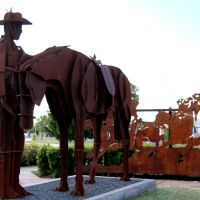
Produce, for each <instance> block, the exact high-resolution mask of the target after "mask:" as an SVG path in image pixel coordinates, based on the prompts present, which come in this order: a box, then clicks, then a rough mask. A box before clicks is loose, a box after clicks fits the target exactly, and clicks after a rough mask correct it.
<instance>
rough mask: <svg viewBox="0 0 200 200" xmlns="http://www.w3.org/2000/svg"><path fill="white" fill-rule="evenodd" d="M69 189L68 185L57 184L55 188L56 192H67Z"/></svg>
mask: <svg viewBox="0 0 200 200" xmlns="http://www.w3.org/2000/svg"><path fill="white" fill-rule="evenodd" d="M68 190H69V188H68V186H65V187H64V186H59V187H57V188H56V191H58V192H67V191H68Z"/></svg>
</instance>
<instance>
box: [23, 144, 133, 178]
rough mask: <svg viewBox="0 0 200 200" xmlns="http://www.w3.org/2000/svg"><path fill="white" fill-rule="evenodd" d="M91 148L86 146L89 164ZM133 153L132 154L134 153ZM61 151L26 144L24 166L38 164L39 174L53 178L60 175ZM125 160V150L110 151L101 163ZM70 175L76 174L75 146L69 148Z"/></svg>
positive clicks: (85, 163)
mask: <svg viewBox="0 0 200 200" xmlns="http://www.w3.org/2000/svg"><path fill="white" fill-rule="evenodd" d="M90 150H91V148H89V147H88V148H85V150H84V159H83V164H84V165H88V164H89V162H90V161H89V160H88V158H87V157H86V154H87V153H88V152H89V151H90ZM132 153H133V152H132ZM132 153H131V154H132ZM60 160H61V159H60V151H59V148H56V147H52V146H50V145H43V146H40V147H39V146H37V145H36V144H31V145H25V148H24V152H23V156H22V162H21V164H22V166H28V165H36V164H37V166H38V175H39V176H51V177H53V178H57V177H60V171H61V170H60ZM122 162H123V151H122V150H118V151H110V152H107V153H106V154H104V156H102V157H101V159H99V163H101V164H102V165H104V166H109V165H120V164H121V163H122ZM67 163H68V175H72V174H74V166H75V160H74V148H72V147H70V148H69V153H68V162H67Z"/></svg>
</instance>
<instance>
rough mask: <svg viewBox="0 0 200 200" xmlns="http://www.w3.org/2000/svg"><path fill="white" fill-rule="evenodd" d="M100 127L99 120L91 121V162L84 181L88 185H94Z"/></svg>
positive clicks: (99, 143)
mask: <svg viewBox="0 0 200 200" xmlns="http://www.w3.org/2000/svg"><path fill="white" fill-rule="evenodd" d="M101 126H102V119H101V118H95V119H93V127H94V150H93V160H92V162H91V163H90V169H89V174H90V176H89V180H87V181H86V183H89V184H93V183H95V175H96V165H97V163H98V156H99V150H100V147H101Z"/></svg>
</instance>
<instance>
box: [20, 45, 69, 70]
mask: <svg viewBox="0 0 200 200" xmlns="http://www.w3.org/2000/svg"><path fill="white" fill-rule="evenodd" d="M66 48H68V47H67V46H59V47H58V46H53V47H50V48H48V49H46V50H44V51H43V52H41V53H39V54H37V55H35V56H33V57H32V58H31V59H29V60H27V61H26V62H25V63H23V64H22V65H21V66H20V70H26V69H27V68H28V67H30V66H33V65H34V64H35V63H38V62H40V61H41V60H43V59H45V58H47V57H49V56H51V55H55V54H59V53H60V52H62V51H64V50H66Z"/></svg>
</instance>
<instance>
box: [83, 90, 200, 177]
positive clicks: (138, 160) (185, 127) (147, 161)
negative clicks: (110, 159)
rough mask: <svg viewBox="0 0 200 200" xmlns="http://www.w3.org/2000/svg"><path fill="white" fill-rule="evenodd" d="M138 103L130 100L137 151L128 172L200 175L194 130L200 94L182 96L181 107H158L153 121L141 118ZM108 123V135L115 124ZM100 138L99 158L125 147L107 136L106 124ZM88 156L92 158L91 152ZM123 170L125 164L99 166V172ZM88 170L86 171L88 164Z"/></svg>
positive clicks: (198, 142)
mask: <svg viewBox="0 0 200 200" xmlns="http://www.w3.org/2000/svg"><path fill="white" fill-rule="evenodd" d="M137 104H138V102H134V101H132V103H131V105H132V107H131V114H132V118H133V119H132V121H131V124H130V149H129V150H133V149H134V154H132V155H131V156H130V157H129V172H130V173H133V174H137V173H138V174H164V175H183V176H200V170H199V167H200V164H199V161H200V150H199V148H198V146H199V145H200V134H198V133H195V132H194V123H195V121H196V120H197V115H198V112H199V110H200V94H197V93H196V94H194V95H192V97H189V98H187V99H179V100H178V101H177V104H178V109H158V113H157V114H156V116H155V121H153V122H146V121H143V120H142V119H140V118H138V116H137ZM147 110H148V109H144V111H147ZM155 110H156V109H153V111H155ZM167 110H168V111H167ZM105 124H106V126H107V127H110V128H109V130H110V133H109V135H110V136H112V135H113V133H111V132H112V130H113V129H112V125H111V124H112V123H110V122H108V121H107V122H105ZM109 124H110V125H109ZM101 137H102V145H101V150H100V152H101V154H100V155H99V158H100V157H101V156H102V155H105V154H106V153H108V152H110V151H115V150H117V149H120V148H121V147H122V146H121V145H120V144H119V143H117V141H116V140H115V139H114V138H113V137H108V129H107V128H106V127H105V129H102V134H101ZM89 155H90V157H91V153H90V154H89ZM122 169H123V167H122V166H103V165H102V163H99V164H98V165H97V172H99V173H121V172H122ZM85 170H86V172H87V170H88V169H87V167H86V169H85Z"/></svg>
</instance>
